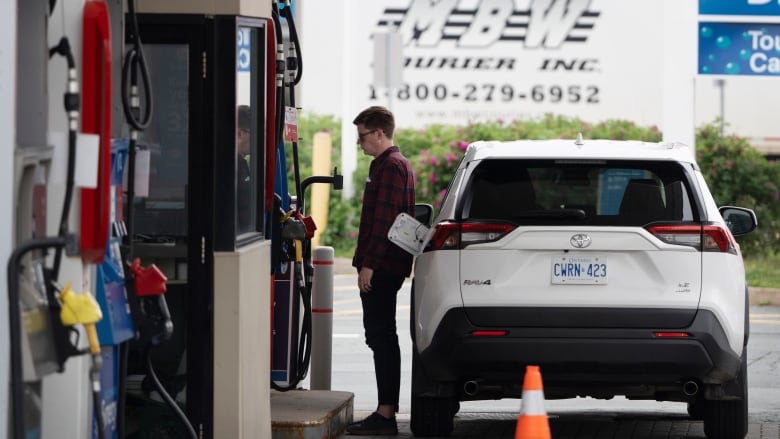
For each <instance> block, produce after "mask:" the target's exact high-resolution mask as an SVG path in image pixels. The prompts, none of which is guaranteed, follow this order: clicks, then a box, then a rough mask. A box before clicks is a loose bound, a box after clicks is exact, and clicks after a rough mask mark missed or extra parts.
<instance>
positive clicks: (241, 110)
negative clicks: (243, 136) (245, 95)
mask: <svg viewBox="0 0 780 439" xmlns="http://www.w3.org/2000/svg"><path fill="white" fill-rule="evenodd" d="M237 125H238V129H240V130H244V131H252V111H251V110H250V109H249V105H239V106H238V124H237Z"/></svg>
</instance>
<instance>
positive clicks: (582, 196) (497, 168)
mask: <svg viewBox="0 0 780 439" xmlns="http://www.w3.org/2000/svg"><path fill="white" fill-rule="evenodd" d="M691 193H692V192H691V189H690V184H689V183H688V180H687V178H686V175H685V172H684V169H683V168H682V167H681V166H680V165H679V164H677V163H672V162H654V161H609V160H595V161H594V160H589V161H575V160H518V159H513V160H506V159H503V160H498V159H490V160H483V161H482V162H480V163H479V164H478V165H477V167H476V168H475V169H474V171H473V173H472V175H471V178H470V181H469V185H468V188H467V190H466V191H465V192H464V197H463V210H462V217H463V218H464V219H470V220H502V221H506V220H509V221H512V222H515V223H518V224H541V225H547V224H560V225H566V224H590V225H644V224H647V223H650V222H656V221H667V222H668V221H672V222H674V221H694V220H695V211H694V207H693V205H692V203H691V197H690V194H691Z"/></svg>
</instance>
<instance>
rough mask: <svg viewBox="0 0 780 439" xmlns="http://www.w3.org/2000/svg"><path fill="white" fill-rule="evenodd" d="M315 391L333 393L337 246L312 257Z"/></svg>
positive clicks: (312, 365) (312, 387)
mask: <svg viewBox="0 0 780 439" xmlns="http://www.w3.org/2000/svg"><path fill="white" fill-rule="evenodd" d="M312 265H314V274H313V280H312V292H311V337H312V339H311V389H312V390H330V378H331V365H332V357H333V247H317V248H315V249H314V252H313V255H312Z"/></svg>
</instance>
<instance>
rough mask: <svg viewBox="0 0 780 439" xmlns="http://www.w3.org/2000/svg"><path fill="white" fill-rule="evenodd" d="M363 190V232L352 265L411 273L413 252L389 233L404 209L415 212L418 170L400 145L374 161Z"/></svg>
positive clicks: (411, 213) (361, 216)
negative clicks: (414, 169)
mask: <svg viewBox="0 0 780 439" xmlns="http://www.w3.org/2000/svg"><path fill="white" fill-rule="evenodd" d="M368 175H369V176H368V179H366V187H365V189H364V192H363V209H362V210H361V212H360V231H359V232H358V243H357V248H356V249H355V257H354V258H352V265H353V266H354V267H357V269H358V271H359V270H360V268H361V267H368V268H371V269H373V270H374V271H381V272H385V273H391V274H400V275H403V276H407V277H408V276H409V275H410V274H411V272H412V255H411V254H409V253H407V252H406V251H404V250H403V249H401V247H398V246H397V245H395V244H393V243H392V242H390V240H389V239H387V232H388V230H390V226H391V225H392V224H393V221H395V217H396V216H398V214H399V213H401V212H406V213H408V214H409V215H414V202H415V201H414V172H413V171H412V166H411V164H410V163H409V160H407V159H406V157H404V156H403V155H402V154H401V152H400V150H399V149H398V147H397V146H391V147H390V148H388V149H387V150H385V151H384V152H383V153H382V154H380V155H379V156H378V157H376V158H375V159H374V160H373V161H371V166H370V167H369V171H368Z"/></svg>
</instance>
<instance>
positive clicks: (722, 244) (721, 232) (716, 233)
mask: <svg viewBox="0 0 780 439" xmlns="http://www.w3.org/2000/svg"><path fill="white" fill-rule="evenodd" d="M647 230H648V231H649V232H650V233H652V234H653V235H655V236H656V237H657V238H658V239H660V240H661V241H664V242H668V243H669V244H676V245H687V246H690V247H694V248H697V249H699V250H701V251H705V252H721V253H731V254H734V255H735V254H737V246H736V243H735V242H734V238H733V237H732V236H731V233H729V231H728V230H726V228H724V227H722V226H719V225H715V224H707V225H703V226H700V225H691V224H688V225H656V226H650V227H648V228H647Z"/></svg>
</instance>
